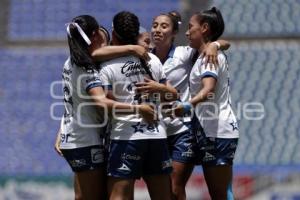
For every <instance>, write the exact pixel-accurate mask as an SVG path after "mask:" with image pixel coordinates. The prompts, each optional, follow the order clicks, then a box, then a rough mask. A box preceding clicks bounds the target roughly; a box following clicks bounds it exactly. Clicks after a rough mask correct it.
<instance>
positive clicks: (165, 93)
mask: <svg viewBox="0 0 300 200" xmlns="http://www.w3.org/2000/svg"><path fill="white" fill-rule="evenodd" d="M161 85H162V87H161V89H160V90H159V93H160V96H161V101H175V100H177V99H178V96H179V95H178V92H177V90H176V89H175V88H174V87H172V86H171V85H170V84H166V85H165V84H161Z"/></svg>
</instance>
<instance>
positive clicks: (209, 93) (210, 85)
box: [189, 76, 217, 107]
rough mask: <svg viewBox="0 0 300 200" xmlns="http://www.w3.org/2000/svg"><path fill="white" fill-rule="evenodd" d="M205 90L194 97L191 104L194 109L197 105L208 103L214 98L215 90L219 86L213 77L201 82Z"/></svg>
mask: <svg viewBox="0 0 300 200" xmlns="http://www.w3.org/2000/svg"><path fill="white" fill-rule="evenodd" d="M201 82H202V85H203V88H202V89H201V90H200V91H199V92H198V94H197V95H196V96H194V97H193V98H192V99H191V100H190V101H189V103H190V104H192V106H193V107H196V106H197V104H199V103H201V102H204V101H206V100H207V99H208V98H209V97H213V95H214V90H215V87H216V84H217V79H216V78H214V77H211V76H208V77H204V78H202V80H201Z"/></svg>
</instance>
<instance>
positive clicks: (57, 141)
mask: <svg viewBox="0 0 300 200" xmlns="http://www.w3.org/2000/svg"><path fill="white" fill-rule="evenodd" d="M54 149H55V151H56V152H57V153H58V155H60V156H63V154H62V152H61V150H60V133H59V132H58V133H57V137H56V140H55V144H54Z"/></svg>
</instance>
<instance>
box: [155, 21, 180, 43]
mask: <svg viewBox="0 0 300 200" xmlns="http://www.w3.org/2000/svg"><path fill="white" fill-rule="evenodd" d="M172 29H173V24H172V21H171V19H170V18H169V17H168V16H165V15H160V16H158V17H156V18H155V19H154V21H153V23H152V28H151V37H152V42H153V43H154V45H155V46H161V45H167V46H169V45H170V44H171V43H172V42H173V39H174V37H175V33H173V30H172Z"/></svg>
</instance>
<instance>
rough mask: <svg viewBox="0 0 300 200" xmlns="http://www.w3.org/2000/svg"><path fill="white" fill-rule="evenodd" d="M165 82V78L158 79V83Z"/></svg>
mask: <svg viewBox="0 0 300 200" xmlns="http://www.w3.org/2000/svg"><path fill="white" fill-rule="evenodd" d="M166 82H167V79H166V78H163V79H160V80H159V83H166Z"/></svg>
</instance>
